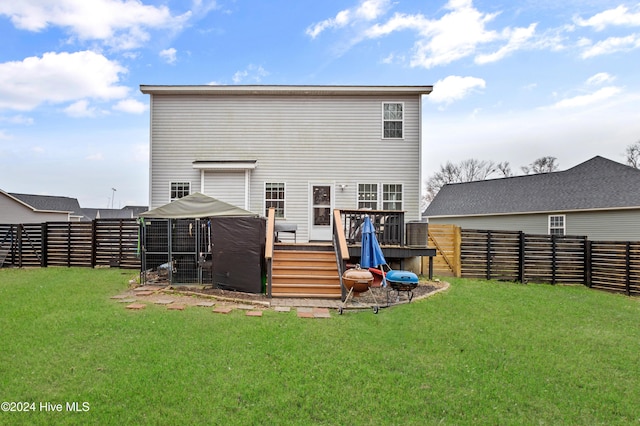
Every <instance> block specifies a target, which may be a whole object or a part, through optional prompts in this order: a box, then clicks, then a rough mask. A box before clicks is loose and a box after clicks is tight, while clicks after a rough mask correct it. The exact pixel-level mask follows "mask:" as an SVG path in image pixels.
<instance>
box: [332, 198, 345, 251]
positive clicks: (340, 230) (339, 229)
mask: <svg viewBox="0 0 640 426" xmlns="http://www.w3.org/2000/svg"><path fill="white" fill-rule="evenodd" d="M333 223H334V227H333V228H334V230H335V231H334V232H335V233H336V240H337V243H338V246H339V248H340V255H341V256H342V260H347V259H349V247H347V239H346V237H345V236H344V226H343V225H342V217H341V215H340V210H338V209H335V210H334V211H333Z"/></svg>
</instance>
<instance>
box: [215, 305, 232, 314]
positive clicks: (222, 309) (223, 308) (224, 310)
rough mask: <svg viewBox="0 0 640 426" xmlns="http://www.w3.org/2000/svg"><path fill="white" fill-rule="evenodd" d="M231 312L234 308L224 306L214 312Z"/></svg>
mask: <svg viewBox="0 0 640 426" xmlns="http://www.w3.org/2000/svg"><path fill="white" fill-rule="evenodd" d="M231 311H233V308H225V307H223V306H220V307H218V308H215V309H214V310H213V312H215V313H216V314H228V313H229V312H231Z"/></svg>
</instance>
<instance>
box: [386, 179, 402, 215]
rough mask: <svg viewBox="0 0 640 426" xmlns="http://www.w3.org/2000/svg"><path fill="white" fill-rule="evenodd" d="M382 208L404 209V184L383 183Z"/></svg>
mask: <svg viewBox="0 0 640 426" xmlns="http://www.w3.org/2000/svg"><path fill="white" fill-rule="evenodd" d="M382 210H402V184H397V183H394V184H388V183H385V184H383V185H382Z"/></svg>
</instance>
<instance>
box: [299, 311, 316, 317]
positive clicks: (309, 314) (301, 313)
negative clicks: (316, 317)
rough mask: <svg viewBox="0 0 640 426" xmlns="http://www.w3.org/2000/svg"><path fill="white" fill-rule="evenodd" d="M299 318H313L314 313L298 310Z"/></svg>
mask: <svg viewBox="0 0 640 426" xmlns="http://www.w3.org/2000/svg"><path fill="white" fill-rule="evenodd" d="M298 318H313V312H300V309H298Z"/></svg>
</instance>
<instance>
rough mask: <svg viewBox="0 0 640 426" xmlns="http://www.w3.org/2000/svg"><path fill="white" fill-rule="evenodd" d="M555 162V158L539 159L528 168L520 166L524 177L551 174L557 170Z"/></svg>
mask: <svg viewBox="0 0 640 426" xmlns="http://www.w3.org/2000/svg"><path fill="white" fill-rule="evenodd" d="M557 160H558V159H557V158H556V157H551V156H546V157H540V158H538V159H537V160H535V161H534V162H533V163H531V164H529V165H528V166H522V167H521V169H522V172H523V173H524V174H525V175H531V174H533V175H535V174H539V173H551V172H555V171H556V170H558V163H557Z"/></svg>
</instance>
